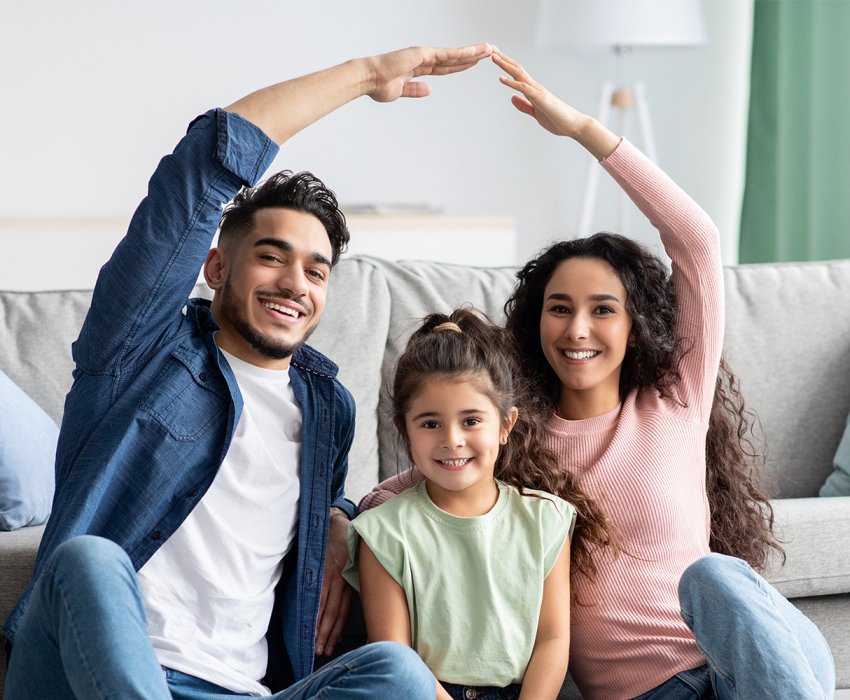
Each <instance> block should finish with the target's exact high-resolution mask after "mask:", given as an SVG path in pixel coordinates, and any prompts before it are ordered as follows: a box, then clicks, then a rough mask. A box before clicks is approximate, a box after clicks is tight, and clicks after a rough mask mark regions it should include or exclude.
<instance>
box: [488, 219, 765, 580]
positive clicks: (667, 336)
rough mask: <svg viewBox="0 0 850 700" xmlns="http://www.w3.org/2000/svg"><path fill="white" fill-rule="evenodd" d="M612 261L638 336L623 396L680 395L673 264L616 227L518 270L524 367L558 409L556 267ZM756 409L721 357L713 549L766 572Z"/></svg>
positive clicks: (714, 415)
mask: <svg viewBox="0 0 850 700" xmlns="http://www.w3.org/2000/svg"><path fill="white" fill-rule="evenodd" d="M574 257H582V258H592V259H598V260H603V261H605V262H606V263H608V264H609V265H610V266H611V267H612V268H613V269H614V271H615V272H616V273H617V274H618V276H619V278H620V281H621V282H622V283H623V287H624V288H625V290H626V304H625V305H626V310H627V311H628V312H629V315H630V316H631V319H632V334H633V343H631V344H630V347H629V348H628V350H627V352H626V356H625V358H624V360H623V366H622V370H621V373H620V398H621V400H622V399H623V398H625V396H626V395H627V394H628V393H629V392H630V391H632V390H635V389H638V390H641V389H649V388H654V389H655V390H656V391H658V392H659V393H660V394H661V395H662V396H667V397H671V398H673V399H674V400H681V399H680V398H679V396H678V392H677V386H678V384H679V382H680V381H681V375H680V373H679V361H680V360H681V358H682V356H683V354H684V353H685V352H687V348H686V347H683V343H682V342H681V340H680V339H679V338H678V337H677V335H676V310H677V303H676V293H675V289H674V287H673V284H672V282H671V279H670V273H669V271H668V270H667V268H666V266H665V265H664V263H663V262H662V261H661V260H660V259H659V258H658V257H657V256H655V255H653V254H652V253H650V252H649V251H648V250H646V249H645V248H644V247H643V246H641V245H639V244H638V243H635V242H634V241H632V240H630V239H628V238H625V237H623V236H619V235H617V234H612V233H597V234H596V235H593V236H590V237H588V238H578V239H575V240H569V241H561V242H559V243H556V244H554V245H552V246H550V247H549V248H547V249H545V250H544V251H543V252H542V253H541V254H540V255H538V256H537V257H536V258H534V259H533V260H531V261H530V262H528V263H527V264H526V265H525V266H524V267H523V268H522V270H520V271H519V272H518V273H517V279H518V280H519V282H518V285H517V287H516V289H515V290H514V292H513V294H512V295H511V297H510V299H508V301H507V303H506V304H505V313H506V315H507V323H506V326H507V329H508V330H509V331H510V333H511V334H512V335H513V336H514V338H515V340H516V343H517V345H518V347H519V351H520V357H521V367H522V368H523V372H524V374H525V378H526V380H527V381H528V382H529V384H530V386H531V388H532V390H533V391H535V392H536V393H537V395H538V396H540V397H541V400H542V401H543V402H544V404H545V406H546V408H547V409H548V412H549V413H550V414H551V413H553V412H554V411H555V410H556V408H557V405H558V401H559V399H560V394H561V383H560V380H559V379H558V376H557V375H556V374H555V371H554V370H553V369H552V367H551V366H550V365H549V362H548V361H547V360H546V357H545V356H544V354H543V349H542V347H541V345H540V314H541V311H542V309H543V293H544V290H545V288H546V285H547V283H548V282H549V279H550V278H551V277H552V274H553V273H554V271H555V269H556V268H557V267H558V265H560V264H561V263H562V262H563V261H564V260H566V259H568V258H574ZM756 426H757V419H756V416H755V414H754V413H753V412H752V411H750V410H749V409H748V408H747V407H746V405H745V402H744V398H743V396H742V394H741V391H740V388H739V385H738V380H737V378H736V377H735V375H734V374H733V373H732V370H731V368H730V367H729V364H728V363H727V362H726V360H725V359H721V361H720V367H719V371H718V376H717V384H716V387H715V394H714V403H713V406H712V409H711V416H710V419H709V426H708V435H707V437H706V492H707V494H708V502H709V507H710V511H711V533H710V540H709V546H710V548H711V550H712V551H714V552H720V553H722V554H729V555H732V556H736V557H739V558H741V559H744V560H745V561H747V562H748V563H749V564H750V565H751V566H753V568H755V569H763V568H764V565H765V564H766V562H767V557H768V554H769V551H770V549H771V548H773V549H776V550H777V551H779V552H780V553H781V552H782V550H781V548H780V547H779V545H778V544H777V541H776V538H775V537H774V535H773V509H772V507H771V505H770V502H769V500H768V496H767V494H766V492H765V491H764V490H763V488H762V486H761V483H760V470H761V468H762V467H763V465H764V450H759V449H757V447H756V445H758V444H760V443H763V441H762V440H759V439H757V438H756V437H755V432H754V429H755V428H756Z"/></svg>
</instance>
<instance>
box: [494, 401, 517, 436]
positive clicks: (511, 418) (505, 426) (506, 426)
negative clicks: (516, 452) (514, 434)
mask: <svg viewBox="0 0 850 700" xmlns="http://www.w3.org/2000/svg"><path fill="white" fill-rule="evenodd" d="M517 418H519V409H518V408H517V407H516V406H511V407H510V409H508V414H507V415H506V416H505V420H504V421H503V422H502V431H501V432H500V433H499V442H500V443H501V444H502V445H506V444H507V443H508V435H510V432H511V430H513V429H514V426H515V425H516V421H517Z"/></svg>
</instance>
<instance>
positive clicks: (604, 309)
mask: <svg viewBox="0 0 850 700" xmlns="http://www.w3.org/2000/svg"><path fill="white" fill-rule="evenodd" d="M593 313H595V314H597V315H598V316H606V315H608V314H613V313H614V309H612V308H611V307H610V306H597V307H596V308H595V309H594V310H593Z"/></svg>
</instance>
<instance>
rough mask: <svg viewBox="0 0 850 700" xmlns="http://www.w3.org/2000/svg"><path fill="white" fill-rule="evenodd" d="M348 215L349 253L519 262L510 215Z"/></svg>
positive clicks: (470, 262)
mask: <svg viewBox="0 0 850 700" xmlns="http://www.w3.org/2000/svg"><path fill="white" fill-rule="evenodd" d="M347 220H348V228H349V230H350V231H351V242H350V243H349V246H348V252H349V254H352V255H355V254H365V255H374V256H377V257H379V258H385V259H387V260H433V261H436V262H447V263H457V264H459V265H476V266H478V267H494V266H499V265H511V266H512V265H516V264H517V242H516V226H515V224H514V220H513V219H511V218H509V217H493V216H438V215H431V214H427V215H426V214H421V215H406V216H398V215H351V216H348V217H347Z"/></svg>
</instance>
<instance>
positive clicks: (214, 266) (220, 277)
mask: <svg viewBox="0 0 850 700" xmlns="http://www.w3.org/2000/svg"><path fill="white" fill-rule="evenodd" d="M204 279H205V280H206V281H207V284H208V285H209V288H210V289H214V290H216V291H219V290H220V289H221V288H222V287H223V286H224V254H223V253H222V252H221V248H210V252H209V253H207V259H206V260H205V261H204Z"/></svg>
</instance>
